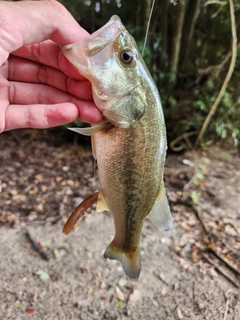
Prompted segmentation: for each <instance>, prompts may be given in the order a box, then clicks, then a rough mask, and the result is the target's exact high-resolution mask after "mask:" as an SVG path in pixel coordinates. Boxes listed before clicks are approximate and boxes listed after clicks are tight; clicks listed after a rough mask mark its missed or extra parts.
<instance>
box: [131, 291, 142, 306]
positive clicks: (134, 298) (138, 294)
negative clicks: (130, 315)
mask: <svg viewBox="0 0 240 320" xmlns="http://www.w3.org/2000/svg"><path fill="white" fill-rule="evenodd" d="M141 297H142V292H141V291H140V290H139V289H135V290H134V291H133V293H131V294H130V297H129V300H128V302H130V303H131V302H134V301H138V300H140V299H141Z"/></svg>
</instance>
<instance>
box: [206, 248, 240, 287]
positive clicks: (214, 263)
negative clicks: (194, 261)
mask: <svg viewBox="0 0 240 320" xmlns="http://www.w3.org/2000/svg"><path fill="white" fill-rule="evenodd" d="M203 257H204V259H206V260H207V262H208V263H210V264H211V265H212V266H213V267H214V268H215V269H217V270H218V271H219V272H220V273H221V274H222V275H223V276H224V277H225V278H227V279H228V280H229V281H230V282H232V284H234V285H235V287H237V288H240V285H239V283H237V282H236V281H235V280H234V279H233V278H232V277H231V276H230V275H229V274H227V273H226V272H225V271H224V270H223V269H222V268H221V267H219V266H218V265H217V264H216V262H215V261H213V260H212V259H210V258H209V257H208V256H207V255H206V254H205V253H203Z"/></svg>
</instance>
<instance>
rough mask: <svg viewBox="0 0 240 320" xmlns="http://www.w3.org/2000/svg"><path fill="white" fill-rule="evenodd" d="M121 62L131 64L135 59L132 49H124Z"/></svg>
mask: <svg viewBox="0 0 240 320" xmlns="http://www.w3.org/2000/svg"><path fill="white" fill-rule="evenodd" d="M120 59H121V62H122V63H124V64H130V63H132V61H133V53H132V51H130V50H123V51H122V52H121V53H120Z"/></svg>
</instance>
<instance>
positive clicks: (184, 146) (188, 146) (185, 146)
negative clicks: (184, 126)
mask: <svg viewBox="0 0 240 320" xmlns="http://www.w3.org/2000/svg"><path fill="white" fill-rule="evenodd" d="M198 132H199V131H191V132H187V133H184V134H182V135H181V136H179V137H177V138H176V139H174V140H173V141H171V143H170V148H171V149H172V150H173V151H175V152H179V151H182V150H184V149H192V144H191V142H190V141H189V139H188V137H191V136H195V135H197V134H198ZM181 140H185V141H186V144H180V146H179V147H175V145H176V144H177V143H178V142H179V141H181Z"/></svg>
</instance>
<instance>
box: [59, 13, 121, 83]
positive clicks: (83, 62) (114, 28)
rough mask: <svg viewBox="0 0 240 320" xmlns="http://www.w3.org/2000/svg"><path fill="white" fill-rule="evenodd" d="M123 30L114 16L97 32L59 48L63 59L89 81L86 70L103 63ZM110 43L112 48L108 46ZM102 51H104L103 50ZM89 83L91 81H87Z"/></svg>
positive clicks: (118, 19)
mask: <svg viewBox="0 0 240 320" xmlns="http://www.w3.org/2000/svg"><path fill="white" fill-rule="evenodd" d="M123 30H125V27H124V25H123V24H122V22H121V19H120V18H119V17H118V16H117V15H114V16H112V18H111V19H110V20H109V21H108V22H107V23H106V24H105V25H104V26H103V27H102V28H100V29H99V30H97V31H95V32H94V33H92V34H91V35H89V36H88V37H85V38H82V39H81V40H80V41H78V42H76V43H73V44H67V45H62V46H60V48H61V51H62V53H63V54H64V55H65V57H66V58H67V59H68V60H69V61H70V62H71V63H72V64H73V65H74V66H75V67H76V68H77V69H78V70H79V72H80V73H81V74H82V75H83V76H85V77H86V78H87V79H89V72H88V70H87V69H88V68H89V67H93V66H94V65H99V64H101V63H103V62H105V60H106V57H107V56H110V55H111V53H112V46H114V43H115V41H116V39H117V38H118V36H119V35H120V33H121V32H122V31H123ZM110 43H112V46H111V45H110V46H109V44H110ZM103 49H104V50H103ZM89 80H90V81H91V79H89Z"/></svg>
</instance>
